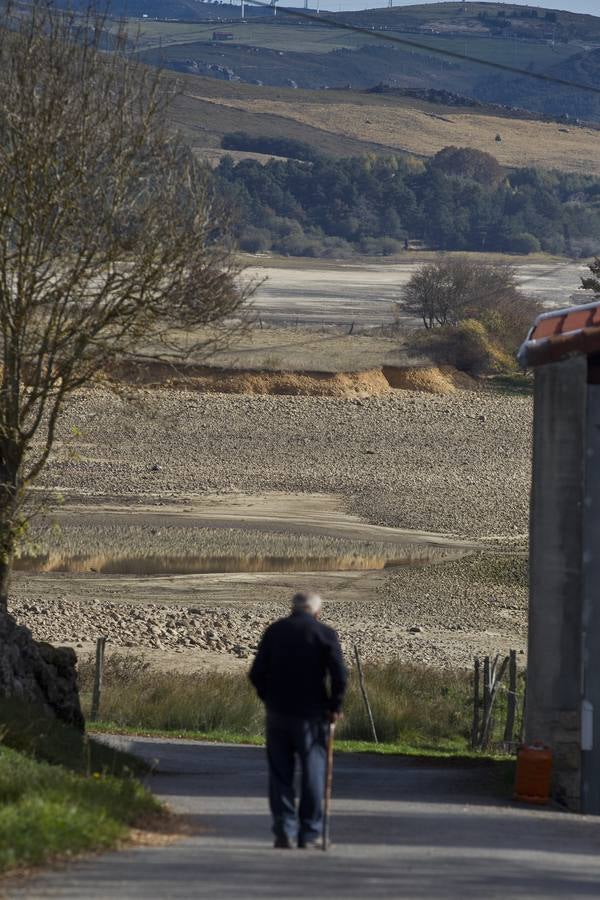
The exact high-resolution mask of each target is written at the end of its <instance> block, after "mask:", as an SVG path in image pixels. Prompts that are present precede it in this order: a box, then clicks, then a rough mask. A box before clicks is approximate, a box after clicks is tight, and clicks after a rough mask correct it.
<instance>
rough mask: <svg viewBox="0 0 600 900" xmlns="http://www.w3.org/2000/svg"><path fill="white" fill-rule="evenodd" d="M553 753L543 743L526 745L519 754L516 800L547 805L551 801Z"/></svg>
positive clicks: (520, 749)
mask: <svg viewBox="0 0 600 900" xmlns="http://www.w3.org/2000/svg"><path fill="white" fill-rule="evenodd" d="M551 776H552V751H551V750H550V748H549V747H546V746H545V745H544V744H541V743H533V744H525V745H524V746H523V747H520V748H519V752H518V753H517V776H516V782H515V800H523V801H524V802H525V803H539V804H544V803H547V802H548V800H549V799H550V779H551Z"/></svg>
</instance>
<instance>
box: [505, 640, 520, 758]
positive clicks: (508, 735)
mask: <svg viewBox="0 0 600 900" xmlns="http://www.w3.org/2000/svg"><path fill="white" fill-rule="evenodd" d="M516 710H517V651H516V650H511V651H510V658H509V663H508V700H507V704H506V728H505V729H504V743H505V744H512V742H513V740H514V731H515V713H516Z"/></svg>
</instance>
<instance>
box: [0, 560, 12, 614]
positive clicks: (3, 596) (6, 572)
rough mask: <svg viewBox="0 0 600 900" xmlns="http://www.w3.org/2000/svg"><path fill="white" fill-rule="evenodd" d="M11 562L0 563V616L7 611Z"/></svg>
mask: <svg viewBox="0 0 600 900" xmlns="http://www.w3.org/2000/svg"><path fill="white" fill-rule="evenodd" d="M11 568H12V560H8V561H6V562H0V616H1V615H2V614H3V613H5V612H6V611H7V609H8V589H9V587H10V573H11Z"/></svg>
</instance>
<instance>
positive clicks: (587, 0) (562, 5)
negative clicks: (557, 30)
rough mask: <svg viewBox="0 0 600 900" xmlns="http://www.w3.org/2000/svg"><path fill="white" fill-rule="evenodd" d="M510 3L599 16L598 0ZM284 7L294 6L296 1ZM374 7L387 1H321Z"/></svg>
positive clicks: (398, 0) (399, 0)
mask: <svg viewBox="0 0 600 900" xmlns="http://www.w3.org/2000/svg"><path fill="white" fill-rule="evenodd" d="M393 2H394V6H416V5H417V4H421V3H427V2H428V0H393ZM429 2H437V0H429ZM510 2H512V3H514V4H515V5H518V6H540V7H542V8H543V9H565V10H568V11H569V12H577V13H592V14H593V15H597V16H600V0H529V2H527V0H510ZM285 5H290V6H296V5H297V0H295V2H293V3H289V4H285ZM298 5H299V4H298ZM309 6H311V7H312V6H314V2H313V0H311V2H310V3H309ZM376 6H388V0H321V9H332V10H344V9H373V8H374V7H376Z"/></svg>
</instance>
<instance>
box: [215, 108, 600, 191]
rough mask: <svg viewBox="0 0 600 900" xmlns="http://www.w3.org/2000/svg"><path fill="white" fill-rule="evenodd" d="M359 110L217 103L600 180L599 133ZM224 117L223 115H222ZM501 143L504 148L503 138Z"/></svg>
mask: <svg viewBox="0 0 600 900" xmlns="http://www.w3.org/2000/svg"><path fill="white" fill-rule="evenodd" d="M365 101H366V98H362V100H361V102H358V101H357V100H356V99H355V98H354V97H352V96H347V97H340V96H339V95H338V96H337V97H336V98H335V99H334V98H333V97H331V96H328V97H327V98H323V97H322V96H320V95H319V96H314V97H312V98H310V99H309V98H295V97H287V96H282V97H281V98H280V99H270V98H269V99H263V98H260V99H259V98H258V97H255V98H248V99H246V100H240V99H233V98H232V99H229V98H220V99H218V100H217V99H212V100H211V102H212V103H213V104H214V105H215V106H216V107H217V108H218V107H219V106H229V107H232V108H236V109H239V110H240V111H243V112H245V113H248V112H251V113H257V114H259V115H268V116H277V117H278V118H279V119H280V120H287V119H289V120H292V121H294V122H296V123H299V124H301V125H305V126H308V127H309V128H312V129H323V130H326V131H328V132H330V133H332V134H340V135H344V136H345V137H351V138H353V139H354V140H356V141H361V142H366V141H369V140H371V141H376V142H377V143H378V144H381V145H384V146H386V147H389V148H390V149H391V150H395V151H399V152H405V153H409V154H413V155H416V156H433V155H434V154H435V153H437V152H438V151H439V150H441V149H442V148H443V147H447V146H452V145H453V146H462V147H473V148H475V149H477V150H483V151H486V152H488V153H492V154H493V155H494V156H495V157H496V158H497V159H498V161H499V162H500V163H501V164H502V165H505V166H509V167H524V166H536V167H540V168H547V169H564V170H566V171H572V172H579V173H581V174H600V157H599V156H598V152H597V148H598V132H597V131H594V130H591V129H586V128H570V129H567V128H565V127H564V126H560V125H559V124H557V123H554V122H536V121H530V120H523V119H505V118H501V117H496V116H492V115H482V114H481V113H479V112H474V111H465V110H460V111H458V110H452V111H450V110H447V109H439V110H435V111H434V109H431V108H428V107H427V106H426V105H425V104H422V103H419V102H409V101H403V102H399V101H396V102H393V101H388V102H385V101H384V102H381V101H379V102H377V101H372V102H368V101H366V102H365ZM217 115H218V113H217ZM497 135H500V138H501V140H500V141H497V140H496V136H497Z"/></svg>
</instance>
